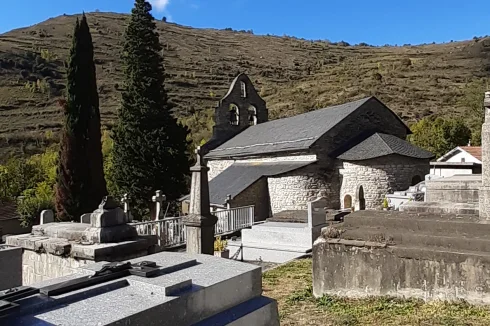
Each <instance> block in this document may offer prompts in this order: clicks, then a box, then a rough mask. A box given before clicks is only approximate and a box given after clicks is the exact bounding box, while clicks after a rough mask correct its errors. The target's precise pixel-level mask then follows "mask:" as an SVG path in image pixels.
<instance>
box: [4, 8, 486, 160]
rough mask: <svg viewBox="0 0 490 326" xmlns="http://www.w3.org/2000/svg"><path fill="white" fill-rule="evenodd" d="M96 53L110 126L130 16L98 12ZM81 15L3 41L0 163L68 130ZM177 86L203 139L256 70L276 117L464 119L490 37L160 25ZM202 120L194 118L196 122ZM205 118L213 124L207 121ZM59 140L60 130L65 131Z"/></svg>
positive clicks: (180, 102) (180, 107) (180, 106)
mask: <svg viewBox="0 0 490 326" xmlns="http://www.w3.org/2000/svg"><path fill="white" fill-rule="evenodd" d="M87 16H88V21H89V23H90V25H91V29H92V35H93V38H94V43H95V48H96V64H97V74H98V85H99V92H100V93H99V94H100V98H101V111H102V120H103V123H104V125H106V126H108V125H110V124H111V122H112V121H113V120H114V119H115V117H116V110H117V106H118V101H119V91H118V89H119V85H120V83H121V80H122V67H121V65H120V51H121V43H122V38H123V33H124V28H125V24H126V20H127V19H128V16H127V15H122V14H113V13H92V14H88V15H87ZM74 21H75V17H74V16H66V15H64V16H60V17H57V18H53V19H49V20H47V21H45V22H42V23H40V24H38V25H34V26H31V27H27V28H22V29H18V30H14V31H11V32H8V33H5V34H2V35H0V78H1V79H0V149H1V150H2V152H0V156H3V158H5V157H6V156H7V155H5V154H6V153H8V155H10V154H11V153H12V152H13V151H19V150H23V151H25V152H30V151H33V150H35V149H36V147H39V146H42V145H43V144H44V141H45V140H46V139H49V138H50V137H52V135H51V134H52V133H51V132H49V131H56V130H59V128H60V126H61V124H60V123H61V115H60V110H59V108H58V106H57V97H59V96H60V95H61V94H62V92H63V88H64V86H63V83H64V60H65V59H66V58H67V55H68V49H69V46H70V38H71V32H72V28H73V25H74ZM157 25H158V30H159V32H160V37H161V42H162V44H163V48H164V50H163V55H164V57H165V65H166V73H167V75H168V76H167V89H168V90H169V93H170V97H171V100H172V101H173V102H174V103H175V104H176V105H177V108H176V111H175V112H176V115H177V116H179V117H184V118H185V120H186V121H187V123H188V124H190V125H191V127H192V128H193V132H194V140H196V141H199V140H200V139H201V138H205V137H206V136H207V132H206V131H203V129H206V128H209V123H206V121H207V120H209V112H210V109H212V108H213V107H214V105H215V102H216V101H217V100H218V99H219V97H220V96H222V95H224V94H225V92H226V90H227V87H228V85H229V84H230V82H231V81H232V79H233V78H234V77H235V76H236V75H237V73H238V72H246V73H247V74H248V75H249V76H250V77H251V79H252V81H253V82H254V83H255V87H256V88H257V90H258V91H259V92H260V94H261V95H262V96H263V97H264V98H265V100H266V101H267V104H268V107H269V111H270V114H271V117H272V118H277V117H283V116H290V115H294V114H298V113H301V112H305V111H307V110H311V109H314V108H320V107H325V106H328V105H331V104H335V103H340V102H345V101H348V100H353V99H357V98H361V97H364V96H367V95H376V96H377V97H378V98H380V99H381V100H382V101H383V102H385V103H386V104H387V105H388V106H389V107H390V108H392V109H393V110H395V111H396V112H397V113H398V114H399V115H400V116H401V117H402V118H403V119H404V120H405V121H407V122H409V121H413V120H416V119H418V118H420V117H422V116H425V115H429V114H432V113H440V112H443V113H448V114H458V113H459V114H461V112H462V111H463V109H464V108H463V107H462V104H461V101H460V98H461V96H462V94H463V91H464V88H465V87H466V84H467V83H468V82H470V81H472V80H473V79H475V78H481V77H487V76H488V75H489V74H490V68H489V67H490V65H489V63H490V60H489V58H490V39H481V40H471V41H466V42H453V43H447V44H434V45H432V44H431V45H420V46H403V47H370V46H346V44H343V43H340V44H330V43H328V42H321V41H318V42H312V41H306V40H300V39H295V38H290V37H276V36H255V35H252V34H249V33H245V32H235V31H231V30H212V29H195V28H190V27H184V26H179V25H176V24H168V23H164V22H158V24H157ZM193 115H194V116H193ZM200 121H203V122H202V123H201V122H200ZM55 134H56V133H55Z"/></svg>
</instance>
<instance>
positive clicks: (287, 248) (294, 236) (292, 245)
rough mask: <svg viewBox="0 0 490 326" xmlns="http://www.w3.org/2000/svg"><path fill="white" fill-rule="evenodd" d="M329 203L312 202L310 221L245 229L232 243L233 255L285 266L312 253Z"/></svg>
mask: <svg viewBox="0 0 490 326" xmlns="http://www.w3.org/2000/svg"><path fill="white" fill-rule="evenodd" d="M327 204H328V202H327V200H326V199H325V198H319V199H317V200H315V201H312V202H309V203H308V222H307V223H290V222H265V223H263V224H258V225H254V226H253V227H252V228H251V229H244V230H242V238H241V240H238V241H229V242H228V248H229V249H230V255H234V254H236V252H237V251H238V250H241V252H240V253H239V258H242V257H243V260H247V261H265V262H272V263H284V262H286V261H289V260H292V259H295V258H298V257H301V256H304V255H305V254H307V253H309V252H310V251H311V249H312V246H313V241H314V240H315V239H316V238H318V236H319V235H320V233H321V229H322V227H324V226H325V225H326V210H325V207H326V206H327Z"/></svg>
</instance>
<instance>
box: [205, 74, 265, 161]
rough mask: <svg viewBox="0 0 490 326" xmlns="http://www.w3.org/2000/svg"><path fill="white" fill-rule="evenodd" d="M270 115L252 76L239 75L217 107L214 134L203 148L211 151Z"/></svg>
mask: <svg viewBox="0 0 490 326" xmlns="http://www.w3.org/2000/svg"><path fill="white" fill-rule="evenodd" d="M268 115H269V114H268V110H267V107H266V103H265V101H264V100H263V99H262V98H261V97H260V95H259V94H258V93H257V90H256V89H255V87H254V86H253V84H252V82H251V80H250V78H249V77H248V76H247V75H246V74H240V75H238V76H237V77H236V78H235V79H234V80H233V82H232V83H231V86H230V88H229V90H228V93H227V94H226V95H225V96H224V97H223V98H222V99H221V100H220V101H219V102H218V104H217V106H216V108H215V113H214V122H215V125H214V127H213V136H212V138H211V139H210V140H209V141H208V142H207V143H206V144H205V145H204V146H203V149H204V150H205V151H206V152H209V151H210V150H213V149H215V148H217V147H218V146H220V145H221V144H224V143H225V142H226V141H228V140H230V139H231V138H233V137H234V136H236V135H238V134H239V133H240V132H242V131H243V130H245V129H246V128H248V127H250V126H254V125H257V124H259V123H264V122H267V121H268V120H269V117H268Z"/></svg>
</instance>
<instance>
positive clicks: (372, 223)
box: [339, 216, 490, 237]
mask: <svg viewBox="0 0 490 326" xmlns="http://www.w3.org/2000/svg"><path fill="white" fill-rule="evenodd" d="M339 227H340V228H342V229H346V230H348V229H357V228H360V229H363V228H379V229H381V228H382V229H392V230H400V231H404V232H410V231H413V232H420V233H424V234H433V235H448V234H449V235H453V236H465V235H466V236H469V237H485V236H487V235H489V234H490V224H484V223H477V222H473V221H468V220H466V219H453V220H439V219H431V218H403V217H401V218H395V217H388V216H386V217H383V216H376V217H368V216H364V217H354V218H352V217H349V218H346V219H345V222H344V223H343V224H342V225H341V226H339Z"/></svg>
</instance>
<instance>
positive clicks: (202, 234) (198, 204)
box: [183, 147, 218, 255]
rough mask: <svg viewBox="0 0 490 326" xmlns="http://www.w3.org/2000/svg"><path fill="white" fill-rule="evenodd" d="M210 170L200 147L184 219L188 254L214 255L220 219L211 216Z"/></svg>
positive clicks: (192, 168)
mask: <svg viewBox="0 0 490 326" xmlns="http://www.w3.org/2000/svg"><path fill="white" fill-rule="evenodd" d="M208 170H209V169H208V167H207V166H206V162H205V161H204V158H203V155H202V152H201V148H200V147H198V148H197V149H196V164H195V165H194V166H193V167H191V172H192V182H191V193H190V204H189V215H186V216H185V217H184V219H183V221H184V224H185V229H186V236H187V253H191V254H208V255H213V254H214V226H215V224H216V222H217V221H218V218H217V217H216V216H214V215H212V214H211V209H210V203H209V183H208Z"/></svg>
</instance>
